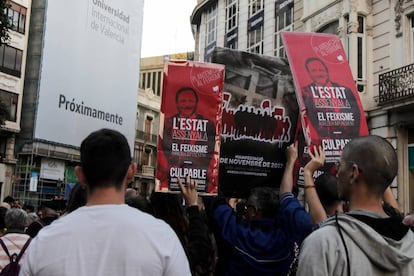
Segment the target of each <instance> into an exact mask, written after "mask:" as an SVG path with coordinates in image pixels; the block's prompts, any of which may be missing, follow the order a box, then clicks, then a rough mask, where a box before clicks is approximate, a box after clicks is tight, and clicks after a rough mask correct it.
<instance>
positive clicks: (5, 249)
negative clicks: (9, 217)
mask: <svg viewBox="0 0 414 276" xmlns="http://www.w3.org/2000/svg"><path fill="white" fill-rule="evenodd" d="M0 245H1V247H3V250H4V252H6V254H7V256H9V259H10V261H11V257H10V254H9V250H8V249H7V246H6V245H5V244H4V241H3V239H1V238H0Z"/></svg>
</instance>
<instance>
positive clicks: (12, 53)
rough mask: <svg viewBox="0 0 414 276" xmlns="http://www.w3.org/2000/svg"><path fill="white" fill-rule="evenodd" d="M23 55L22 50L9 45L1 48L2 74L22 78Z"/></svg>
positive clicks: (0, 66)
mask: <svg viewBox="0 0 414 276" xmlns="http://www.w3.org/2000/svg"><path fill="white" fill-rule="evenodd" d="M22 55H23V51H22V50H19V49H16V48H13V47H10V46H7V45H2V46H0V72H4V73H6V74H10V75H13V76H16V77H20V76H21V69H22V68H21V66H22Z"/></svg>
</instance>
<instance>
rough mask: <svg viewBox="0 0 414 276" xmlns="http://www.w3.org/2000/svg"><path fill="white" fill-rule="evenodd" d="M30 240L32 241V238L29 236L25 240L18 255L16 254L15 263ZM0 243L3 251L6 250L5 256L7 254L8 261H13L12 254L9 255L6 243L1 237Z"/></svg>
mask: <svg viewBox="0 0 414 276" xmlns="http://www.w3.org/2000/svg"><path fill="white" fill-rule="evenodd" d="M31 241H32V238H29V239H28V240H27V241H26V243H25V244H24V245H23V247H22V249H21V250H20V252H19V255H17V258H16V263H18V262H19V261H20V259H21V258H22V256H23V254H24V252H25V251H26V249H27V247H28V246H29V244H30V242H31ZM0 245H1V247H3V250H4V252H6V254H7V256H9V259H10V262H13V259H12V256H10V253H9V250H8V249H7V246H6V244H5V243H4V242H3V239H0ZM13 255H14V254H13Z"/></svg>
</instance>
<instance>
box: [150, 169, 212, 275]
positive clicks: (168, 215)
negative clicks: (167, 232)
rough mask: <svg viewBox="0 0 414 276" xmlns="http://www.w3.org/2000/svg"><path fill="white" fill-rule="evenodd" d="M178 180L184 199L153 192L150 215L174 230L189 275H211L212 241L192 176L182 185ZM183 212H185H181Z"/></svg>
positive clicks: (174, 195)
mask: <svg viewBox="0 0 414 276" xmlns="http://www.w3.org/2000/svg"><path fill="white" fill-rule="evenodd" d="M178 183H179V186H180V189H181V192H182V195H183V198H184V201H185V205H186V207H185V209H184V208H183V206H182V204H181V203H182V198H181V197H180V195H178V194H172V193H163V192H154V193H152V195H151V198H150V201H151V206H152V207H153V211H154V216H155V217H157V218H159V219H162V220H164V221H165V222H166V223H168V224H169V225H170V226H171V228H172V229H173V230H174V231H175V233H176V234H177V236H178V238H179V240H180V241H181V244H182V245H183V248H184V250H185V252H186V254H187V257H188V261H189V263H190V268H191V272H192V275H203V276H204V275H206V276H208V275H213V271H214V250H213V242H212V239H211V236H210V232H209V229H208V226H207V222H206V219H205V218H204V217H203V212H202V211H200V209H199V206H198V193H197V189H196V184H195V180H193V179H190V178H189V177H187V179H186V183H188V184H186V185H184V184H183V183H182V181H181V179H178ZM185 213H186V214H185Z"/></svg>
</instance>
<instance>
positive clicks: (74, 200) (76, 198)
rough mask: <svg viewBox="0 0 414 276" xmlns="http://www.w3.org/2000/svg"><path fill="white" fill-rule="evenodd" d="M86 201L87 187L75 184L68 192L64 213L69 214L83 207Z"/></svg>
mask: <svg viewBox="0 0 414 276" xmlns="http://www.w3.org/2000/svg"><path fill="white" fill-rule="evenodd" d="M87 201H88V187H87V186H86V185H84V184H82V183H79V182H78V183H76V184H75V186H73V188H72V190H71V191H70V195H69V199H68V202H67V204H66V212H67V213H70V212H73V211H75V210H76V209H78V208H79V207H82V206H85V205H86V202H87Z"/></svg>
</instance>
